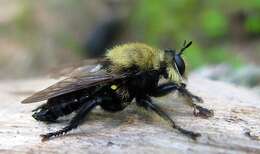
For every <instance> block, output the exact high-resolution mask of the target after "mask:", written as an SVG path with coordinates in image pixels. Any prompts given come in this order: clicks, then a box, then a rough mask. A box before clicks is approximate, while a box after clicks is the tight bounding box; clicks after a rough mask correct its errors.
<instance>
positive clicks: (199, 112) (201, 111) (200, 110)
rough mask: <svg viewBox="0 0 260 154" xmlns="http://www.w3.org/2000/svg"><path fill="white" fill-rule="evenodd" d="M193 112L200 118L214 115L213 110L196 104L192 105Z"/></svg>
mask: <svg viewBox="0 0 260 154" xmlns="http://www.w3.org/2000/svg"><path fill="white" fill-rule="evenodd" d="M193 114H194V115H195V116H200V117H202V118H209V117H212V116H213V115H214V112H213V110H209V109H206V108H203V107H201V106H198V105H197V106H195V107H194V110H193Z"/></svg>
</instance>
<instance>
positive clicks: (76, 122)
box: [41, 97, 102, 141]
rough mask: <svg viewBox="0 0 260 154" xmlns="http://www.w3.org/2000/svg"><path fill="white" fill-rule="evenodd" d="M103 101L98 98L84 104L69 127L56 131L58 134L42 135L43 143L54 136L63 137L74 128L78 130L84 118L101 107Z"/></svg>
mask: <svg viewBox="0 0 260 154" xmlns="http://www.w3.org/2000/svg"><path fill="white" fill-rule="evenodd" d="M101 101H102V98H99V97H98V98H96V99H92V100H89V101H88V102H86V103H84V104H83V105H82V106H81V107H80V108H79V110H78V111H77V114H76V115H75V116H74V117H73V119H72V120H71V121H70V123H69V125H68V126H66V127H64V128H63V129H61V130H59V131H56V132H51V133H48V134H43V135H41V137H42V141H46V140H48V139H49V138H50V137H53V136H60V135H63V134H65V133H67V132H69V131H71V130H72V129H74V128H77V126H78V125H79V124H80V123H81V122H82V120H83V119H84V117H85V116H86V115H87V113H89V112H90V111H91V110H92V109H93V108H94V107H96V106H97V105H99V104H100V103H101Z"/></svg>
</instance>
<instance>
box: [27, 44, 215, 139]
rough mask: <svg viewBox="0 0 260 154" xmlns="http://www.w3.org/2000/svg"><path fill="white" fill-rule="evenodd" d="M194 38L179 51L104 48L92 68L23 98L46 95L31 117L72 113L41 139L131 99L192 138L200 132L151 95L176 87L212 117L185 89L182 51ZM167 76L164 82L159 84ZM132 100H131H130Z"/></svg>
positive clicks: (50, 117) (126, 46) (197, 111)
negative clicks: (93, 112)
mask: <svg viewBox="0 0 260 154" xmlns="http://www.w3.org/2000/svg"><path fill="white" fill-rule="evenodd" d="M191 44H192V42H189V43H187V42H186V41H185V42H184V44H183V47H182V48H181V49H180V51H178V52H177V51H176V50H174V49H166V50H161V49H157V48H153V47H150V46H148V45H146V44H142V43H130V44H123V45H119V46H115V47H114V48H112V49H110V50H108V51H107V53H106V55H105V58H104V61H103V62H101V64H99V65H97V66H96V67H95V68H94V69H91V70H90V71H86V70H81V71H78V73H75V74H74V75H71V76H69V77H68V78H66V79H64V80H62V81H60V82H58V83H56V84H54V85H52V86H50V87H48V88H47V89H44V90H42V91H40V92H37V93H35V94H34V95H32V96H30V97H28V98H26V99H25V100H23V101H22V103H33V102H39V101H44V100H47V102H46V103H44V104H42V105H40V106H39V107H37V108H36V109H35V110H33V112H34V113H33V115H32V116H33V118H35V119H36V120H39V121H44V122H55V121H56V120H57V119H58V118H59V117H61V116H65V115H68V114H70V113H72V112H76V114H75V116H74V117H73V118H72V119H71V120H70V122H69V124H68V125H67V126H66V127H64V128H62V129H61V130H58V131H55V132H50V133H47V134H43V135H41V136H42V141H45V140H48V139H49V138H51V137H55V136H60V135H63V134H66V133H67V132H69V131H71V130H72V129H74V128H77V126H78V125H79V124H81V122H82V120H83V119H84V117H85V116H86V115H87V114H88V113H89V112H90V111H91V110H93V109H94V108H95V107H96V106H101V108H102V109H104V110H105V111H109V112H117V111H121V110H123V109H124V108H126V107H127V106H128V105H129V104H130V103H132V102H135V103H136V104H137V106H140V107H142V108H144V109H146V110H149V111H153V112H155V113H156V114H158V115H159V116H160V117H162V118H163V119H164V120H166V121H168V122H169V123H170V125H171V127H173V128H175V129H177V130H178V131H179V132H181V133H182V134H185V135H187V136H189V137H191V138H192V139H196V138H197V137H198V136H200V133H196V132H193V131H189V130H186V129H183V128H181V127H180V126H178V125H177V124H176V123H175V122H174V121H173V120H172V119H171V118H170V116H168V114H167V113H166V112H164V111H163V110H162V109H161V108H160V107H159V106H158V105H156V104H155V103H154V102H153V100H152V98H151V97H161V96H164V95H167V94H169V93H171V92H173V91H178V92H179V93H180V94H181V95H182V96H183V97H185V98H187V100H188V101H187V104H188V105H190V106H191V107H193V108H194V115H195V116H202V117H210V116H213V111H212V110H209V109H206V108H203V107H202V106H200V105H197V104H196V103H195V101H198V102H202V101H203V100H202V99H201V98H200V97H198V96H195V95H193V94H192V93H191V92H189V91H188V90H187V89H186V84H185V82H184V79H183V78H184V74H185V62H184V60H183V58H182V56H181V55H182V54H183V52H184V51H185V49H187V48H188V47H189V46H190V45H191ZM161 78H165V79H166V80H167V82H166V83H162V84H159V80H160V79H161ZM134 99H135V101H133V100H134Z"/></svg>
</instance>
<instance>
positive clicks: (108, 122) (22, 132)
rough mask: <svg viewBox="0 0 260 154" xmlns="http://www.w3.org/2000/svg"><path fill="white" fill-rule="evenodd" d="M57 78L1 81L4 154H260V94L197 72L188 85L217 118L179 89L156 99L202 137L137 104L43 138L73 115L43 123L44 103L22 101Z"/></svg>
mask: <svg viewBox="0 0 260 154" xmlns="http://www.w3.org/2000/svg"><path fill="white" fill-rule="evenodd" d="M55 82H56V80H50V79H30V80H19V81H1V82H0V100H1V110H0V123H1V126H0V153H236V154H237V153H260V137H259V136H260V97H259V96H257V95H256V94H254V93H253V92H250V91H249V90H247V89H244V88H241V87H236V86H233V85H229V84H226V83H222V82H214V81H209V80H206V79H202V78H199V77H196V76H192V77H190V81H189V83H188V88H189V89H190V90H191V91H192V92H193V93H195V94H197V95H199V96H201V97H202V98H203V99H204V101H205V102H204V103H203V104H201V105H202V106H204V107H207V108H210V109H213V110H214V112H215V116H214V117H212V118H209V119H202V118H199V117H194V116H193V114H192V109H191V108H190V107H188V106H187V105H185V103H184V100H183V99H182V98H180V97H178V96H177V95H176V94H170V95H169V96H166V97H163V98H160V99H155V102H156V103H157V104H159V105H160V106H162V107H163V108H164V109H165V110H166V111H167V112H168V113H169V114H170V115H171V117H172V118H173V119H174V120H175V121H176V122H177V123H178V124H179V125H181V126H182V127H184V128H186V129H190V130H193V131H196V132H200V133H201V134H202V137H200V138H198V140H197V141H193V140H191V139H189V138H187V137H185V136H183V135H181V134H180V133H179V132H177V131H175V130H172V129H171V128H170V127H169V126H168V125H167V123H165V122H163V121H162V120H160V118H159V117H157V116H156V115H154V114H151V113H148V112H145V111H143V110H141V109H139V108H138V107H136V106H135V105H134V104H133V105H131V106H129V107H128V108H127V109H126V110H124V111H122V112H119V113H114V114H112V113H106V112H103V111H102V110H101V109H99V108H97V109H95V110H94V111H93V112H92V113H91V114H90V115H89V116H88V117H87V118H86V120H85V122H84V124H83V125H81V126H80V127H79V128H78V129H75V130H74V131H72V132H70V133H69V134H67V135H66V136H62V137H59V138H55V139H52V140H50V141H47V142H41V139H40V137H39V135H40V134H42V133H47V132H50V131H54V130H57V129H60V128H62V127H63V126H65V125H66V123H67V122H68V119H69V118H68V117H65V118H63V119H61V122H60V123H58V124H48V125H47V124H45V123H42V122H37V121H35V120H34V119H33V118H32V117H31V114H32V113H31V110H32V109H34V108H35V107H36V106H38V105H39V104H40V103H35V104H21V103H20V101H21V100H22V99H24V98H25V97H27V96H29V95H30V94H31V93H32V92H35V91H37V90H40V89H43V88H45V87H47V86H49V85H51V84H53V83H55Z"/></svg>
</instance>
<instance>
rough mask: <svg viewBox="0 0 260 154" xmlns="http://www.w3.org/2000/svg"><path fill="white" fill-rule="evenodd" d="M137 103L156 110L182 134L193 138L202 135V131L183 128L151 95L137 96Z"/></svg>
mask: <svg viewBox="0 0 260 154" xmlns="http://www.w3.org/2000/svg"><path fill="white" fill-rule="evenodd" d="M136 101H137V102H136V103H137V105H139V106H142V107H144V108H145V109H147V110H152V111H154V112H155V113H156V114H158V115H159V116H160V117H161V118H163V119H164V120H166V121H167V122H169V123H170V124H171V126H172V127H173V128H174V129H177V130H178V131H180V132H181V133H182V134H184V135H186V136H188V137H190V138H192V139H194V140H195V139H196V138H197V137H199V136H201V134H200V133H195V132H193V131H189V130H186V129H183V128H181V127H180V126H178V125H176V124H175V122H174V121H173V120H172V119H171V118H170V116H169V115H168V114H167V113H165V112H164V111H163V110H162V109H161V108H160V107H159V106H157V105H156V104H154V103H153V102H152V100H151V98H150V97H148V96H145V97H143V98H137V99H136Z"/></svg>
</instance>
